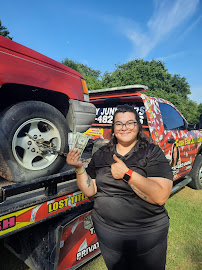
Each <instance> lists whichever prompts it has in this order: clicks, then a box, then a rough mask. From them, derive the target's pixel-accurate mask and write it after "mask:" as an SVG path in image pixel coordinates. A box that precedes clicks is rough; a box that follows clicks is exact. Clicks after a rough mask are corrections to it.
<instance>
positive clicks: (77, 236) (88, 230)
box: [57, 210, 100, 270]
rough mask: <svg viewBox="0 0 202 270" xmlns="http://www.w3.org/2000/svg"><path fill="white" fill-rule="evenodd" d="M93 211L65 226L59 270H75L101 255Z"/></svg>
mask: <svg viewBox="0 0 202 270" xmlns="http://www.w3.org/2000/svg"><path fill="white" fill-rule="evenodd" d="M92 211H93V210H91V211H89V212H88V213H85V214H83V215H81V216H80V217H77V218H76V219H75V220H73V221H72V222H70V223H69V224H67V225H65V226H64V228H63V232H62V237H61V243H62V244H61V249H60V253H59V262H58V268H57V270H63V269H69V268H71V269H75V268H77V267H78V266H79V265H81V264H83V263H85V262H86V261H88V260H89V259H90V258H91V257H94V256H95V255H96V254H98V253H100V248H99V242H98V240H97V236H96V234H95V230H94V227H93V222H92V219H91V214H92ZM75 225H76V226H75ZM73 228H74V229H73Z"/></svg>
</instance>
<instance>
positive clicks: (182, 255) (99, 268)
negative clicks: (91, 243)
mask: <svg viewBox="0 0 202 270" xmlns="http://www.w3.org/2000/svg"><path fill="white" fill-rule="evenodd" d="M166 209H167V210H168V213H169V216H170V230H169V237H168V252H167V267H166V270H201V269H202V191H197V190H193V189H191V188H189V187H185V188H184V189H183V190H181V191H180V192H178V193H177V194H175V195H174V196H173V197H171V198H170V199H169V200H168V201H167V203H166ZM0 254H1V260H0V269H1V270H28V269H29V267H27V266H26V265H25V264H24V263H23V262H21V261H20V260H18V259H16V258H15V257H14V256H13V255H12V254H11V253H10V252H9V251H7V250H5V248H3V247H2V245H1V241H0ZM105 269H107V268H106V266H105V263H104V261H103V258H102V256H101V255H100V256H98V257H97V258H96V259H94V260H92V261H91V262H90V263H88V264H86V265H85V266H83V267H81V268H80V269H79V270H105Z"/></svg>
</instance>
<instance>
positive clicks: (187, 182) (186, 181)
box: [171, 176, 192, 195]
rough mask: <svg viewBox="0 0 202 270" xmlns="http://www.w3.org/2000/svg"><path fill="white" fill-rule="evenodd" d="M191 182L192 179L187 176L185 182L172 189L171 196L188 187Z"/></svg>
mask: <svg viewBox="0 0 202 270" xmlns="http://www.w3.org/2000/svg"><path fill="white" fill-rule="evenodd" d="M191 181H192V178H191V177H190V176H185V179H184V180H182V181H181V182H179V183H178V184H176V185H175V186H174V187H173V188H172V191H171V195H172V194H174V193H175V192H177V191H178V190H180V189H181V188H183V187H184V186H186V185H187V184H189V183H190V182H191Z"/></svg>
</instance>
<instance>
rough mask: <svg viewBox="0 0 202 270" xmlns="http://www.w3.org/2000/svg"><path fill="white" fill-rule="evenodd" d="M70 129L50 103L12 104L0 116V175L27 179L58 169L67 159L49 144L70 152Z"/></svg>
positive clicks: (18, 180) (45, 174)
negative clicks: (49, 149) (49, 148)
mask: <svg viewBox="0 0 202 270" xmlns="http://www.w3.org/2000/svg"><path fill="white" fill-rule="evenodd" d="M68 132H69V128H68V125H67V123H66V120H65V118H64V116H63V115H62V114H61V113H60V112H59V111H58V110H57V109H56V108H54V107H53V106H51V105H49V104H47V103H44V102H40V101H26V102H20V103H17V104H15V105H13V106H12V107H10V108H9V109H8V110H7V111H6V112H5V113H4V114H3V116H1V118H0V168H1V172H0V175H1V176H2V177H3V178H5V179H7V180H10V181H13V182H26V181H30V180H32V179H34V178H39V177H42V176H47V175H50V174H53V173H56V172H58V171H59V170H60V169H61V168H62V167H63V166H64V164H65V162H66V159H65V157H63V156H59V155H58V154H57V152H54V151H53V152H50V151H48V149H47V147H54V149H55V150H57V151H61V152H67V151H68ZM43 143H45V144H46V149H44V145H45V144H43Z"/></svg>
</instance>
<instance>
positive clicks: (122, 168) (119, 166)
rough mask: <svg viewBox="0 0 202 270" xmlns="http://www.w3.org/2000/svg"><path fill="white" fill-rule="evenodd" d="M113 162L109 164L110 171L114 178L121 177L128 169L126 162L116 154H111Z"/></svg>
mask: <svg viewBox="0 0 202 270" xmlns="http://www.w3.org/2000/svg"><path fill="white" fill-rule="evenodd" d="M113 159H114V160H115V163H113V164H112V165H111V173H112V176H113V177H114V179H122V178H123V176H124V174H125V173H126V172H127V171H128V170H129V169H128V167H127V166H126V164H125V163H124V162H123V161H122V160H121V159H120V158H118V157H117V156H116V155H113Z"/></svg>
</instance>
